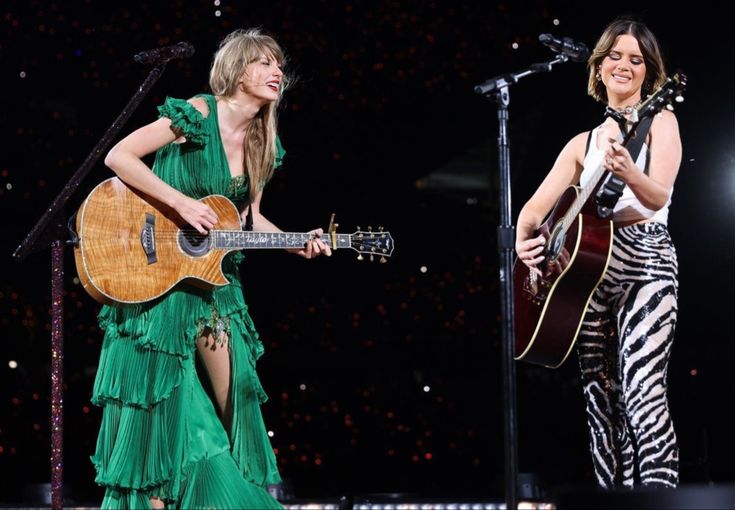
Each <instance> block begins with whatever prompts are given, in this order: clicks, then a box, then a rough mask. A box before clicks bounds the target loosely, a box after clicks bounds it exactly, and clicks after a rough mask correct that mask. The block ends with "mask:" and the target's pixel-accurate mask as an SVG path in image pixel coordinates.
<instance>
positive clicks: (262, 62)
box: [92, 30, 331, 509]
mask: <svg viewBox="0 0 735 510" xmlns="http://www.w3.org/2000/svg"><path fill="white" fill-rule="evenodd" d="M283 61H284V55H283V52H282V50H281V48H280V47H279V46H278V44H277V43H276V42H275V41H274V40H273V39H272V38H271V37H269V36H267V35H264V34H263V33H261V32H260V31H259V30H238V31H235V32H233V33H231V34H230V35H228V36H227V37H226V38H225V39H224V40H223V41H222V43H221V45H220V48H219V50H218V51H217V53H216V55H215V57H214V61H213V63H212V67H211V71H210V79H209V84H210V88H211V89H212V93H213V95H209V94H201V95H198V96H195V97H193V98H191V99H189V100H182V99H175V98H170V97H169V98H166V101H165V103H164V104H163V105H161V106H159V108H158V110H159V112H160V118H159V119H158V120H156V121H155V122H152V123H150V124H148V125H146V126H143V127H141V128H140V129H138V130H136V131H134V132H133V133H131V134H130V135H128V136H127V137H126V138H124V139H123V140H122V141H120V142H119V143H118V144H117V145H116V146H115V147H114V148H113V149H112V150H111V151H110V152H109V154H108V155H107V158H106V159H105V164H107V166H109V167H110V168H111V169H112V170H113V171H114V172H115V173H116V174H117V175H118V176H119V177H120V178H121V179H122V180H123V181H125V182H126V183H127V184H128V185H129V186H131V187H133V188H136V189H138V190H141V191H143V192H144V193H146V194H148V195H150V196H151V197H153V198H155V199H157V200H159V201H160V202H162V203H164V204H166V205H168V206H170V207H171V208H172V209H173V210H174V211H176V212H177V213H178V214H179V215H180V216H181V218H182V219H183V220H185V221H186V222H187V223H188V224H189V225H191V226H192V227H193V228H195V229H196V230H198V231H199V232H200V233H203V234H204V233H206V232H207V231H208V230H209V229H211V228H212V227H213V226H214V225H215V224H216V223H217V216H216V214H215V212H214V211H213V210H212V209H211V208H210V207H209V206H207V205H206V204H204V203H202V202H201V201H199V200H198V199H200V198H203V197H205V196H208V195H212V194H221V195H225V196H226V197H228V198H229V199H230V200H232V201H233V202H234V203H235V205H237V206H238V207H239V209H240V211H241V212H242V218H243V221H244V220H245V218H246V216H247V214H248V213H250V214H251V219H252V225H253V230H256V231H271V232H277V231H280V229H278V228H277V227H276V226H275V225H273V224H272V223H271V222H270V221H268V220H267V219H266V218H265V217H264V216H263V215H262V214H261V212H260V201H261V197H262V195H263V187H264V186H265V184H266V182H267V181H268V180H269V179H270V177H271V175H272V173H273V170H274V169H275V168H276V167H278V166H279V165H280V163H281V160H282V158H283V155H284V150H283V148H282V147H281V144H280V141H279V139H278V136H277V130H276V108H277V105H278V101H279V99H280V98H281V94H282V92H283V90H284V88H285V86H286V83H287V77H286V75H285V74H284V72H283V70H282V64H283ZM153 152H155V153H156V154H155V161H154V164H153V167H152V169H150V168H148V166H147V165H146V164H145V163H144V162H143V160H142V158H143V157H144V156H146V155H148V154H151V153H153ZM313 232H314V233H315V234H316V238H315V239H314V240H313V241H310V242H308V243H307V244H306V245H305V246H304V248H303V249H300V250H294V253H297V254H298V255H300V256H302V257H305V258H313V257H315V256H318V255H320V254H325V255H331V251H330V249H329V246H328V245H326V244H325V243H324V242H323V241H322V240H321V239H319V236H320V235H321V234H322V231H321V229H317V230H315V231H313ZM242 259H243V255H242V253H241V252H234V253H232V254H230V255H228V256H227V257H226V258H225V260H224V262H223V270H224V273H225V275H226V276H227V278H228V280H229V281H230V282H231V283H230V284H229V285H225V286H223V287H217V288H215V289H214V290H202V289H201V288H198V287H194V286H191V285H187V284H186V283H182V284H179V285H177V286H176V287H174V288H173V289H172V290H171V291H169V292H168V293H167V294H166V295H164V296H163V297H161V298H158V299H156V300H154V301H151V302H147V303H144V304H136V305H117V306H105V307H103V309H102V310H101V312H100V317H99V318H100V324H101V326H102V328H103V331H104V341H103V346H102V352H101V356H100V363H99V368H98V372H97V377H96V380H95V385H94V391H93V397H92V400H93V402H94V403H95V404H97V405H99V406H101V407H102V423H101V427H100V432H99V436H98V439H97V449H96V452H95V454H94V456H93V457H92V461H93V463H94V464H95V467H96V470H97V477H96V482H97V483H98V484H100V485H102V486H104V487H105V488H106V492H105V498H104V500H103V502H102V507H103V508H165V507H166V506H169V507H172V508H173V507H175V508H202V507H206V508H259V509H260V508H280V505H279V504H278V502H277V501H276V500H275V499H273V498H272V497H271V496H270V495H269V493H268V492H267V490H266V486H267V485H268V484H273V483H277V482H278V481H279V480H280V478H279V475H278V470H277V466H276V460H275V456H274V454H273V449H272V448H271V446H270V441H269V439H268V435H267V432H266V429H265V426H264V424H263V419H262V416H261V412H260V404H261V403H262V402H264V401H265V399H266V398H267V397H266V395H265V392H264V391H263V388H262V387H261V385H260V382H259V380H258V376H257V373H256V371H255V363H256V360H257V359H258V358H259V357H260V355H261V354H262V353H263V345H262V343H261V342H260V340H259V338H258V334H257V332H256V330H255V327H254V325H253V322H252V320H251V318H250V315H249V314H248V310H247V305H246V304H245V300H244V297H243V294H242V286H241V283H240V276H239V271H238V264H239V262H240V261H241V260H242ZM197 357H198V358H199V364H200V368H201V370H200V373H203V374H206V375H203V376H202V380H200V378H199V376H198V372H197ZM205 387H207V390H205Z"/></svg>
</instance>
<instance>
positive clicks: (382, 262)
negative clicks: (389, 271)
mask: <svg viewBox="0 0 735 510" xmlns="http://www.w3.org/2000/svg"><path fill="white" fill-rule="evenodd" d="M386 262H388V259H387V258H385V257H380V263H381V264H385V263H386Z"/></svg>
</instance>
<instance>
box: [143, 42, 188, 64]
mask: <svg viewBox="0 0 735 510" xmlns="http://www.w3.org/2000/svg"><path fill="white" fill-rule="evenodd" d="M193 54H194V46H192V45H191V44H189V43H187V42H180V43H177V44H174V45H171V46H163V47H161V48H155V49H153V50H148V51H141V52H140V53H138V54H136V55H135V56H134V57H133V60H135V61H136V62H137V63H139V64H162V63H164V62H168V61H169V60H173V59H175V58H189V57H191V56H192V55H193Z"/></svg>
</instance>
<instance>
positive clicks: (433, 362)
mask: <svg viewBox="0 0 735 510" xmlns="http://www.w3.org/2000/svg"><path fill="white" fill-rule="evenodd" d="M714 5H715V4H714V3H712V4H711V5H710V4H708V3H705V2H698V3H697V4H696V6H695V5H689V6H687V8H686V10H678V9H675V8H672V7H671V6H669V5H667V4H665V3H661V4H656V3H649V2H616V3H615V4H614V5H613V4H611V3H603V4H599V5H598V4H597V3H592V2H588V1H585V2H551V1H520V2H505V3H499V2H479V1H478V2H468V1H459V2H458V1H431V2H423V1H399V0H394V1H390V0H377V1H366V0H365V1H359V0H358V1H354V2H343V1H334V2H328V1H303V2H296V1H293V2H282V1H271V2H236V1H234V0H221V1H220V4H219V5H215V3H214V2H213V1H211V0H210V1H187V2H184V1H183V0H180V1H161V2H130V3H124V2H92V1H86V2H84V1H65V2H38V1H9V2H3V5H2V7H0V32H1V33H2V35H1V36H0V59H1V62H2V65H1V66H0V79H1V80H2V88H3V91H4V94H3V96H4V101H3V104H2V107H1V108H0V112H1V113H0V115H1V117H0V133H1V139H2V152H1V153H0V212H1V213H2V217H3V218H4V219H5V228H4V231H5V234H4V235H3V238H4V241H3V250H2V254H1V256H2V257H3V258H2V261H3V263H2V282H1V283H0V324H1V326H0V332H1V333H2V334H1V335H0V339H1V340H0V342H1V347H0V374H1V375H0V377H1V378H2V379H1V380H2V384H1V385H0V472H2V476H0V483H1V484H2V486H0V491H2V492H1V494H2V496H0V499H4V500H7V501H14V500H15V501H17V500H19V499H21V498H22V495H23V487H24V486H25V485H26V484H28V483H32V482H43V481H48V479H49V463H48V459H49V456H50V447H49V443H50V430H49V424H48V419H49V418H48V416H49V386H50V377H49V352H50V337H49V331H50V324H49V317H48V313H49V303H50V297H49V294H50V284H49V280H50V257H49V250H48V249H45V248H43V249H42V250H40V251H38V252H36V253H33V254H32V255H30V256H28V257H27V258H26V259H25V260H23V261H22V263H20V264H19V263H18V262H17V261H15V260H13V259H12V257H11V254H12V253H13V251H14V250H15V249H16V248H17V247H18V246H19V245H20V243H21V242H22V241H23V239H24V237H25V236H26V235H27V233H28V232H29V231H30V229H31V228H32V227H33V226H34V225H35V223H36V222H37V221H38V219H39V218H40V217H41V215H42V214H43V212H44V210H45V208H46V206H47V204H49V203H50V202H51V200H52V199H53V198H54V197H55V196H56V195H57V193H58V192H59V191H60V190H61V187H62V186H63V185H64V184H65V183H66V182H67V181H68V179H69V178H70V177H71V176H72V174H73V173H74V171H75V170H76V169H77V168H78V167H79V166H80V165H81V163H82V161H83V160H84V159H85V157H86V156H87V155H88V154H89V152H90V151H91V149H92V147H93V146H94V145H95V144H96V142H97V141H98V140H99V139H100V137H101V136H102V135H103V134H104V133H105V131H106V130H107V128H108V127H109V126H110V124H111V123H112V121H113V120H114V119H115V118H116V117H117V115H118V114H119V112H120V111H121V109H122V107H123V106H124V105H125V104H126V103H127V101H128V100H129V98H130V97H131V96H132V95H133V93H134V91H135V89H136V88H137V87H138V86H139V84H140V83H141V82H142V81H143V79H144V78H145V76H146V75H147V71H148V70H147V69H146V68H145V67H143V66H140V65H138V64H135V63H134V62H133V61H132V56H133V55H134V54H135V53H137V52H139V51H143V50H147V49H151V48H154V47H157V46H162V45H167V44H174V43H176V42H179V41H188V42H190V43H192V44H193V45H194V46H195V48H196V53H195V55H194V56H193V57H191V58H190V59H187V60H182V61H175V62H172V63H171V64H169V66H168V69H167V71H166V73H165V74H164V76H163V78H162V79H161V80H160V81H159V82H158V84H157V85H156V86H155V87H154V89H153V90H152V92H151V94H150V95H149V96H148V97H147V98H146V99H145V100H144V101H143V103H142V104H141V106H140V108H139V109H138V110H137V111H136V113H135V114H134V116H133V117H132V119H131V120H130V121H129V122H128V123H127V124H126V126H125V127H124V129H123V133H124V132H128V131H130V130H132V129H133V128H134V127H137V126H139V125H142V124H143V123H146V122H149V121H151V120H153V119H155V117H156V110H155V106H156V105H158V104H160V103H161V102H162V101H163V99H164V97H165V96H166V95H170V96H175V97H190V96H192V95H194V94H196V93H199V92H202V91H206V83H207V74H208V68H209V64H210V60H211V56H212V54H213V53H214V51H215V49H216V46H217V43H218V41H219V40H220V39H221V38H222V37H223V36H224V35H226V34H227V33H229V32H230V31H231V30H233V29H235V28H240V27H252V26H261V27H263V29H264V30H266V31H267V32H269V33H271V34H273V35H274V36H275V37H276V38H277V40H278V41H279V42H280V43H281V45H282V46H283V47H284V49H285V50H286V52H287V54H288V55H289V57H290V62H291V66H290V70H291V71H292V72H293V73H294V74H295V75H296V76H297V77H298V81H297V82H296V84H295V85H294V87H293V88H292V89H291V90H290V91H288V93H287V96H286V100H285V101H284V103H283V108H282V111H281V128H280V131H281V137H282V140H283V144H284V146H285V147H286V150H287V158H286V161H285V165H284V167H283V170H282V171H279V172H277V174H276V176H275V177H274V179H273V180H272V182H271V183H270V184H269V186H268V188H267V191H266V194H265V198H264V201H263V210H264V212H265V214H266V215H267V216H268V217H269V218H270V219H271V220H273V221H274V222H275V223H276V224H277V225H279V226H281V227H282V228H284V229H285V230H291V231H305V230H308V229H311V228H314V227H316V226H324V227H326V225H327V223H328V220H329V215H330V214H331V213H332V212H335V213H337V221H338V223H340V229H339V230H340V231H341V232H352V231H354V230H355V229H356V228H357V226H360V227H362V228H366V227H367V226H368V225H370V226H372V227H374V228H377V227H378V226H383V227H385V229H386V230H389V231H390V232H391V234H392V235H393V237H394V239H395V241H396V251H395V254H394V256H393V257H392V258H391V259H390V260H389V262H388V263H387V264H379V263H377V261H376V262H374V263H372V264H370V263H367V262H358V261H356V260H355V255H356V254H355V253H353V252H351V251H350V252H347V253H345V252H337V253H335V255H334V256H333V257H332V258H331V259H326V258H322V259H317V260H315V261H305V260H302V259H300V258H297V257H293V256H291V255H288V254H285V253H267V252H250V253H249V254H248V260H247V261H246V262H245V263H244V265H243V266H242V271H243V276H244V282H245V292H246V297H247V300H248V303H249V304H250V307H251V313H252V315H253V317H254V319H255V322H256V324H257V325H258V328H259V331H260V333H261V336H262V338H263V340H264V343H265V345H266V349H267V350H266V355H265V356H264V357H263V358H262V359H261V361H260V365H259V371H260V376H261V379H262V381H263V384H264V386H265V388H266V391H267V392H268V393H269V395H270V397H271V399H270V401H269V402H268V403H266V404H265V405H264V407H263V411H264V414H265V419H266V425H267V426H268V428H269V430H272V431H273V433H274V435H273V439H272V441H273V446H274V447H275V448H276V449H277V450H278V457H279V462H280V465H281V471H282V475H283V476H284V478H286V479H287V480H288V481H290V482H291V483H292V485H293V492H294V494H295V495H296V496H297V497H299V498H308V497H312V498H314V497H332V496H338V495H342V494H367V493H383V492H405V493H415V494H420V495H425V496H434V497H439V496H442V497H443V496H446V497H462V496H479V497H500V496H502V494H503V490H502V488H503V486H502V475H503V432H502V430H503V429H502V423H503V408H502V384H501V383H502V379H501V369H500V367H501V365H500V339H499V329H498V324H499V323H498V319H499V308H498V293H499V288H498V262H497V251H496V242H495V228H496V226H497V223H498V218H497V208H498V190H497V188H498V185H497V152H496V137H497V128H498V125H497V120H496V109H495V105H494V104H493V103H491V102H488V101H486V100H485V99H483V98H481V97H480V96H478V95H476V94H474V93H473V91H472V89H473V86H474V85H475V84H477V83H479V82H482V81H483V80H485V79H487V78H490V77H493V76H495V75H498V74H502V73H507V72H512V71H518V70H521V69H523V68H525V67H527V66H528V65H530V64H532V63H535V62H541V61H544V60H548V59H551V58H552V57H553V54H552V53H551V52H550V51H549V50H548V49H547V48H546V47H544V46H542V45H541V44H540V43H538V35H539V34H540V33H542V32H549V33H552V34H554V35H556V36H558V37H563V36H571V37H573V38H574V39H575V40H578V41H582V42H584V43H586V44H587V45H588V46H589V47H590V48H591V47H592V46H593V45H594V43H595V41H596V38H597V36H598V35H599V33H600V32H601V31H602V29H603V27H604V25H605V24H606V23H607V22H609V21H610V20H612V19H613V18H614V17H615V16H617V15H620V14H625V13H635V14H637V15H638V16H640V17H641V18H642V19H643V20H644V21H645V22H647V23H648V25H649V26H650V27H651V28H652V29H653V31H654V32H655V33H656V34H657V36H658V37H659V39H660V42H661V44H662V46H663V48H664V51H665V56H666V59H667V65H668V67H669V69H670V70H674V69H677V68H681V69H683V70H684V71H685V72H686V74H687V76H688V78H689V86H688V89H687V92H686V101H685V102H684V103H683V104H682V105H681V106H680V107H679V108H677V116H678V119H679V123H680V128H681V135H682V140H683V147H684V158H683V161H682V165H681V170H680V174H679V177H678V180H677V184H676V188H675V192H674V200H673V205H672V207H671V211H670V229H671V232H672V237H673V238H674V242H675V243H676V245H677V248H678V252H679V262H680V296H681V297H680V313H679V317H680V319H679V325H678V329H677V338H676V343H675V346H674V351H673V355H672V360H671V364H670V367H669V381H670V400H671V408H672V413H673V416H674V419H675V425H676V429H677V433H678V436H679V441H680V447H681V461H682V465H681V478H682V482H684V483H710V482H711V483H715V484H722V483H730V482H733V479H734V478H735V473H734V472H733V467H732V458H733V456H734V455H735V448H734V445H735V443H734V442H733V440H732V437H731V434H732V426H731V422H730V421H729V420H728V418H727V416H728V415H729V412H730V409H731V407H732V404H733V397H732V396H731V388H732V384H731V382H730V378H731V375H732V366H733V361H734V359H735V349H733V346H732V334H731V332H730V331H731V329H730V324H729V321H728V317H729V316H730V315H731V303H732V297H731V296H732V287H733V276H732V275H733V272H732V270H731V264H732V260H733V257H732V241H731V234H730V232H731V231H732V227H733V219H732V216H733V206H732V201H733V198H734V195H735V183H734V182H733V175H732V169H733V165H734V164H735V149H734V148H733V134H734V133H733V127H732V126H733V114H734V113H735V108H734V104H733V99H732V96H731V95H730V91H731V89H732V80H733V65H732V61H731V55H732V53H733V49H735V48H734V45H733V43H732V39H731V32H732V30H731V27H730V24H729V17H728V16H725V14H724V12H725V11H724V9H725V8H724V7H714ZM216 11H219V12H220V15H219V16H218V15H217V14H216ZM554 20H558V24H555V21H554ZM513 43H517V45H518V47H517V49H514V48H513V46H512V45H513ZM586 76H587V75H586V70H585V67H584V65H582V64H577V63H571V62H570V63H566V64H563V65H559V66H557V67H556V68H555V69H554V70H553V72H552V73H545V74H538V75H534V76H531V77H528V78H526V79H524V80H522V81H521V82H520V83H519V84H518V85H516V86H514V87H513V88H512V89H511V106H510V138H511V144H512V148H511V164H512V188H513V218H514V219H515V217H516V215H517V213H518V209H519V207H520V206H521V205H522V204H523V203H524V202H525V200H526V199H527V198H528V197H529V196H530V194H531V193H532V192H533V190H534V189H535V188H536V186H537V185H538V184H539V183H540V181H541V179H542V178H543V176H544V174H545V172H546V171H547V170H548V169H549V168H550V166H551V164H552V163H553V161H554V158H555V157H556V154H557V153H558V151H559V150H560V148H561V147H562V146H563V144H564V143H566V141H567V140H568V139H569V138H571V137H572V136H573V135H575V134H576V133H578V132H580V131H583V130H587V129H589V128H591V127H593V126H594V125H595V124H596V123H597V122H599V121H600V120H601V118H602V112H603V108H602V106H601V105H599V104H597V103H595V102H594V101H593V100H592V99H591V98H589V97H588V96H586V93H585V91H586ZM117 138H119V136H118V137H117ZM111 175H112V173H111V172H110V171H109V170H108V169H106V168H104V166H103V165H102V164H101V162H100V163H99V164H97V165H96V166H95V168H94V170H93V171H92V172H91V173H90V174H89V175H88V177H87V178H86V180H85V181H84V183H83V184H82V186H81V187H80V189H79V190H78V192H77V193H76V194H75V195H74V196H73V197H72V200H71V201H70V203H69V209H68V212H73V211H74V210H75V209H76V208H77V207H78V205H79V204H80V202H81V200H82V199H83V198H84V196H85V195H86V193H87V192H88V191H89V190H90V189H91V187H92V186H93V185H95V184H96V183H98V182H99V181H101V180H102V179H105V178H107V177H109V176H111ZM442 177H443V178H442ZM440 178H441V179H440ZM488 180H489V181H490V182H491V183H492V184H491V186H489V187H488V185H487V182H488ZM440 182H441V183H445V184H444V185H442V186H439V185H437V183H440ZM417 183H423V186H418V185H417ZM66 253H67V271H66V279H65V280H66V300H65V303H64V304H65V342H66V343H65V368H66V372H65V382H66V385H67V388H66V393H65V400H64V406H65V420H66V422H65V426H66V431H65V451H64V454H65V472H64V475H65V483H66V487H67V489H68V490H69V491H70V494H71V496H72V497H73V498H74V499H75V500H77V501H89V502H92V503H98V502H99V500H100V497H101V492H100V491H99V489H98V488H97V487H96V486H95V485H94V483H93V479H94V472H93V468H92V465H91V462H90V461H89V460H88V457H89V456H90V455H91V454H92V453H93V450H94V443H95V439H96V434H97V429H98V426H99V418H100V413H99V410H98V409H97V408H95V407H94V406H91V404H90V403H89V397H90V394H91V387H92V382H93V379H94V374H95V365H96V361H97V358H98V355H99V348H100V340H101V333H100V331H99V330H98V329H97V327H96V322H95V314H96V313H97V311H98V310H99V305H98V304H97V303H96V302H95V301H93V300H92V299H91V298H90V297H89V296H88V295H86V293H85V292H84V291H83V289H82V288H81V287H80V286H79V285H78V284H77V283H75V281H74V278H75V276H76V271H75V269H74V267H73V264H72V262H71V259H72V254H71V249H69V250H68V251H67V252H66ZM422 267H424V268H425V272H422V270H421V268H422ZM11 361H15V362H17V367H16V368H11V367H10V365H9V363H10V362H11ZM517 369H518V406H519V416H518V418H519V442H520V470H521V471H522V472H527V473H537V474H538V475H539V476H540V477H541V478H542V479H543V480H544V483H545V484H546V485H547V486H548V487H552V486H555V485H560V484H581V485H592V484H593V477H592V474H591V462H590V459H589V454H588V446H587V442H588V440H587V430H586V424H585V417H584V410H583V401H582V397H581V390H580V386H579V381H578V377H577V361H576V358H570V360H569V361H568V362H567V363H566V364H565V365H564V366H563V367H562V368H561V369H559V370H549V369H544V368H538V367H534V366H530V365H526V364H518V365H517ZM302 385H303V386H302ZM425 387H427V388H428V391H425ZM302 388H303V389H302Z"/></svg>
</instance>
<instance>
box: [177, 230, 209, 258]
mask: <svg viewBox="0 0 735 510" xmlns="http://www.w3.org/2000/svg"><path fill="white" fill-rule="evenodd" d="M179 246H181V249H182V250H184V253H186V254H187V255H191V256H192V257H201V256H203V255H206V254H207V253H209V250H210V248H211V246H212V238H211V236H209V235H208V234H207V235H204V234H200V233H199V232H197V231H196V230H194V229H191V228H189V229H186V230H179Z"/></svg>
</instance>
